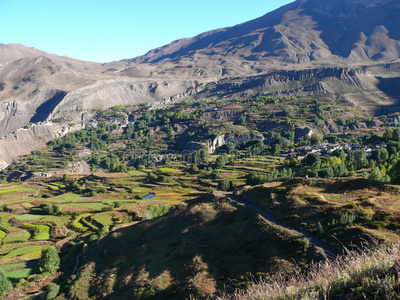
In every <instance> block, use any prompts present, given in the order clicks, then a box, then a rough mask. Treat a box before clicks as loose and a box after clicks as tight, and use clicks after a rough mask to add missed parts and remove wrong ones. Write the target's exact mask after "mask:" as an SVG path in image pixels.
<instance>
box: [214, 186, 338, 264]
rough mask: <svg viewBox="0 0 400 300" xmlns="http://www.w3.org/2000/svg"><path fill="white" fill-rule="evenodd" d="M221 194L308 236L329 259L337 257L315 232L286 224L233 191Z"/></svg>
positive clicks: (293, 231)
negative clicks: (304, 230)
mask: <svg viewBox="0 0 400 300" xmlns="http://www.w3.org/2000/svg"><path fill="white" fill-rule="evenodd" d="M220 194H221V195H223V196H225V197H227V198H229V199H230V200H232V201H235V202H236V203H239V204H241V205H243V206H244V207H246V208H249V209H252V210H254V211H255V212H257V213H258V214H260V215H261V216H262V217H263V218H264V219H266V220H267V221H269V222H271V223H274V224H275V225H277V226H278V227H281V228H282V229H284V230H286V231H289V232H291V233H292V234H294V235H297V236H299V237H305V238H307V239H308V240H309V241H310V242H311V243H312V244H314V245H315V246H316V247H317V248H318V250H320V251H321V253H322V254H323V255H324V256H325V257H326V258H328V259H329V260H334V259H335V258H336V256H337V253H336V251H335V250H333V249H332V248H331V247H330V246H329V245H327V244H326V243H325V242H324V241H323V240H321V239H320V238H319V237H317V236H315V235H313V234H310V233H307V232H303V231H299V230H298V229H295V228H293V227H290V226H288V225H287V224H285V223H283V222H281V221H279V220H278V219H276V218H275V217H274V216H272V215H271V214H269V213H268V212H267V211H265V210H263V209H261V208H259V207H257V206H256V205H254V204H251V203H248V202H245V201H243V200H241V199H239V197H237V196H234V195H233V194H232V193H223V192H221V193H220Z"/></svg>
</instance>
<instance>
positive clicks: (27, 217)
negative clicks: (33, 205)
mask: <svg viewBox="0 0 400 300" xmlns="http://www.w3.org/2000/svg"><path fill="white" fill-rule="evenodd" d="M42 218H44V216H43V215H31V214H24V215H19V216H16V217H15V219H17V220H19V221H33V220H40V219H42Z"/></svg>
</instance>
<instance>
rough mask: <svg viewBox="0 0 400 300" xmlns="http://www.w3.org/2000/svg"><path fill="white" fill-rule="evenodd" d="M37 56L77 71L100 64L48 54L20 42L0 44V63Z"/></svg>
mask: <svg viewBox="0 0 400 300" xmlns="http://www.w3.org/2000/svg"><path fill="white" fill-rule="evenodd" d="M39 56H45V57H48V58H50V59H51V60H52V61H54V62H55V63H57V64H59V65H62V66H64V67H68V68H71V69H73V70H77V71H84V70H86V71H87V70H90V69H93V68H95V67H97V66H99V65H100V64H99V63H94V62H88V61H82V60H79V59H75V58H71V57H68V56H59V55H55V54H50V53H47V52H44V51H41V50H39V49H36V48H33V47H26V46H24V45H21V44H0V65H1V64H3V63H5V62H11V61H14V60H17V59H22V58H35V57H39Z"/></svg>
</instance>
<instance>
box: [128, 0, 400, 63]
mask: <svg viewBox="0 0 400 300" xmlns="http://www.w3.org/2000/svg"><path fill="white" fill-rule="evenodd" d="M399 15H400V3H399V1H395V0H298V1H295V2H293V3H290V4H288V5H286V6H283V7H281V8H279V9H277V10H275V11H273V12H271V13H268V14H266V15H264V16H262V17H260V18H257V19H255V20H252V21H249V22H245V23H242V24H239V25H236V26H233V27H228V28H223V29H217V30H213V31H209V32H205V33H202V34H200V35H198V36H195V37H193V38H186V39H181V40H177V41H174V42H172V43H170V44H168V45H165V46H163V47H160V48H156V49H154V50H152V51H150V52H148V53H147V54H145V55H143V56H139V57H136V58H133V59H128V60H125V61H126V62H130V63H149V64H164V63H168V62H173V63H182V62H184V61H186V62H189V61H190V62H191V63H193V64H202V63H203V64H204V65H207V64H208V62H207V61H210V60H214V61H215V60H219V61H220V62H221V64H224V63H225V61H226V60H230V61H232V60H241V61H248V62H268V63H269V64H274V65H283V64H309V63H345V64H348V63H359V62H369V61H376V60H379V61H393V60H397V59H399V57H400V18H398V16H399Z"/></svg>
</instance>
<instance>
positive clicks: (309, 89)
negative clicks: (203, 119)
mask: <svg viewBox="0 0 400 300" xmlns="http://www.w3.org/2000/svg"><path fill="white" fill-rule="evenodd" d="M376 84H377V80H376V79H375V77H374V75H373V73H372V72H371V71H370V70H368V69H364V68H339V67H335V68H315V69H306V70H292V71H276V72H271V73H269V74H266V75H259V76H248V77H236V78H224V79H220V80H218V81H217V82H211V83H208V84H207V85H206V86H205V88H204V89H203V90H202V91H201V92H200V93H199V95H198V98H200V97H205V96H208V97H252V96H257V95H275V96H280V95H297V96H300V95H321V94H334V93H346V92H347V93H352V92H358V91H360V90H375V89H376Z"/></svg>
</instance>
